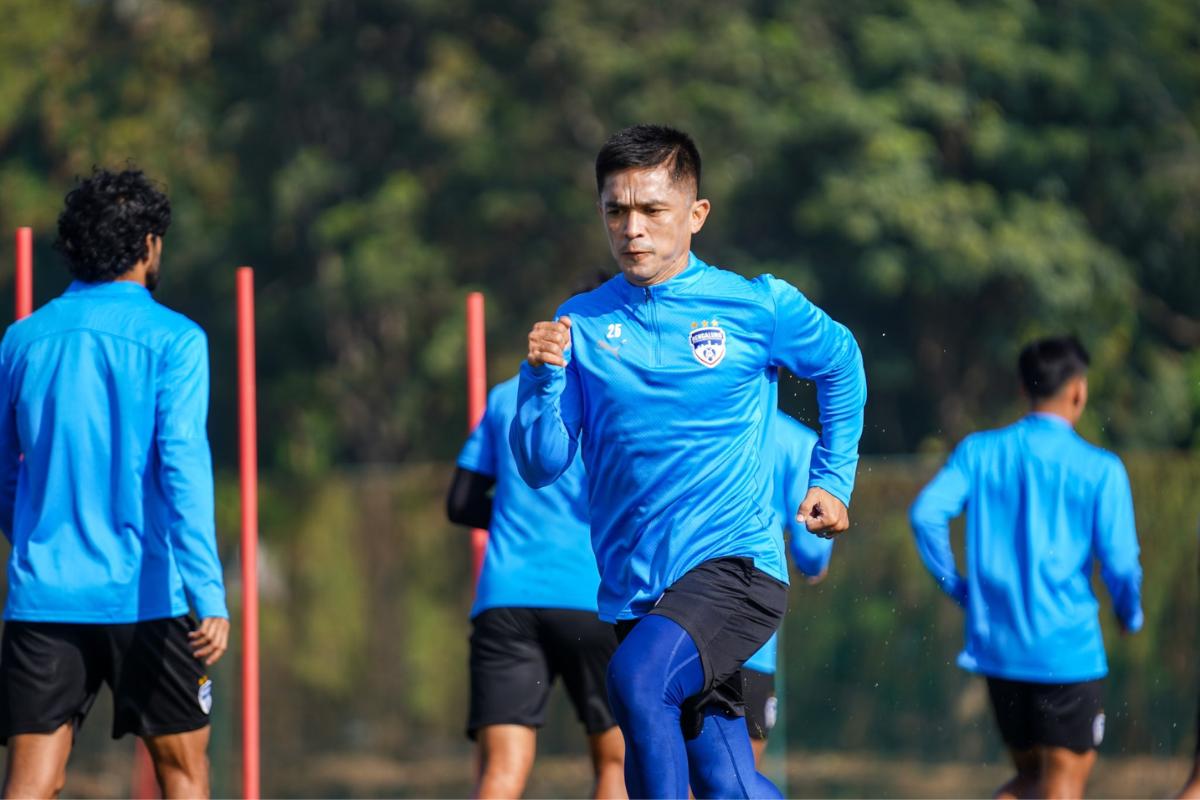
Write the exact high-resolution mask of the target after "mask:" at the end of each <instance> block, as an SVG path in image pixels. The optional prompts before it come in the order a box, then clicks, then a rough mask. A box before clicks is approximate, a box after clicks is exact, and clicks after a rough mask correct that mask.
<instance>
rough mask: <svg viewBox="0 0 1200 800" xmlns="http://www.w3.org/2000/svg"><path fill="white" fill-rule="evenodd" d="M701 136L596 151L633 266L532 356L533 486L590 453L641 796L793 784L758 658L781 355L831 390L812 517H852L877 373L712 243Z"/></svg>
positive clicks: (778, 543) (839, 336)
mask: <svg viewBox="0 0 1200 800" xmlns="http://www.w3.org/2000/svg"><path fill="white" fill-rule="evenodd" d="M700 174H701V169H700V154H699V152H698V151H697V149H696V146H695V144H694V143H693V142H692V140H691V138H690V137H689V136H687V135H686V134H684V133H682V132H680V131H677V130H674V129H671V128H666V127H662V126H657V125H638V126H634V127H632V128H626V129H625V130H622V131H620V132H618V133H616V134H615V135H613V136H612V137H611V138H610V139H609V140H608V141H607V142H606V143H605V144H604V146H603V147H602V148H601V150H600V153H599V155H598V156H597V159H596V184H597V189H598V191H599V194H600V204H599V211H600V214H601V218H602V220H603V222H604V225H605V229H606V230H607V232H608V237H609V246H610V248H611V251H612V254H613V257H614V258H615V259H616V261H617V264H618V265H619V266H620V268H621V272H622V274H621V275H620V276H617V277H615V278H613V279H612V280H610V281H608V282H607V283H605V284H604V285H603V286H601V287H600V288H598V289H596V290H594V291H592V292H588V293H587V294H583V295H579V296H577V297H574V298H572V299H570V300H568V301H567V302H566V303H565V304H564V305H563V306H562V307H561V308H560V309H559V311H558V314H556V315H555V319H554V321H545V322H539V323H537V324H536V325H535V326H534V328H533V330H532V331H531V332H530V334H529V352H528V356H527V358H526V363H525V364H522V365H521V380H520V386H519V392H518V409H517V416H516V419H515V420H514V422H513V426H512V429H511V437H510V438H511V444H512V448H513V454H514V456H515V457H516V459H517V464H518V466H519V468H520V471H521V475H522V476H523V477H524V478H525V480H526V481H527V482H528V483H529V484H530V485H531V486H546V485H548V484H550V483H553V482H554V481H555V480H556V479H557V478H558V476H559V475H561V474H562V473H563V472H565V471H566V470H567V469H568V468H569V467H570V465H571V464H572V463H573V462H574V459H575V458H576V454H577V453H578V452H579V451H582V453H583V461H584V464H585V465H586V467H587V473H588V482H589V502H590V509H591V523H592V545H593V549H594V550H595V552H596V559H597V562H598V563H599V566H600V577H601V583H600V603H599V606H600V617H601V619H604V620H605V621H608V622H616V623H617V625H618V635H619V636H620V637H622V643H621V645H620V646H619V647H618V649H617V652H616V654H615V655H614V656H613V660H612V663H611V664H610V666H609V672H608V685H609V700H610V701H611V702H612V706H613V712H614V714H615V715H616V717H617V721H618V723H619V724H620V726H621V730H622V733H623V734H624V736H625V742H626V754H625V759H626V760H625V779H626V786H627V787H628V789H629V793H630V795H631V796H634V797H655V798H659V797H686V796H687V793H688V786H689V782H690V785H691V787H692V788H693V789H694V790H695V793H696V796H697V797H747V796H778V791H777V790H776V789H775V787H774V786H773V785H772V784H771V783H770V781H768V780H767V779H766V778H765V777H763V776H761V775H759V774H758V773H757V771H756V770H755V767H754V755H753V752H752V750H751V747H750V737H749V734H748V733H747V729H746V722H745V718H744V706H743V703H742V696H741V694H742V681H741V674H740V669H741V666H742V664H743V663H744V662H745V661H746V659H748V658H749V657H750V656H752V655H753V654H754V653H755V652H756V651H757V650H758V649H759V648H761V647H762V646H763V645H764V644H765V643H766V642H767V640H768V639H769V638H771V634H773V633H774V632H775V630H776V629H777V628H778V626H779V621H780V619H782V617H783V612H784V610H785V608H786V604H787V566H786V559H785V556H784V552H783V550H784V548H783V537H782V535H781V531H780V529H779V527H778V526H777V525H776V524H775V522H774V519H773V514H772V513H771V497H770V485H771V474H770V470H771V468H772V462H771V459H770V458H769V457H765V454H766V453H767V452H768V434H769V432H770V429H771V427H772V425H771V422H772V418H773V415H774V413H775V407H776V403H777V397H776V394H777V391H776V390H777V387H776V379H777V368H778V367H786V368H787V369H789V370H790V371H791V372H792V373H794V374H796V375H798V376H801V377H807V378H811V379H813V380H814V381H815V382H816V385H817V397H818V402H819V405H820V419H821V425H822V430H823V435H822V439H821V442H820V443H819V444H818V445H817V447H816V448H815V449H814V452H813V460H812V470H811V473H810V476H809V481H808V487H809V488H808V491H807V494H806V496H805V499H804V502H803V503H802V504H801V506H800V508H799V509H798V514H799V516H800V517H802V518H803V519H804V521H805V523H806V525H807V527H808V530H809V531H813V532H820V533H821V534H823V535H827V536H831V535H834V534H836V533H838V532H840V531H844V530H846V528H847V527H848V526H849V515H848V512H847V510H846V506H847V504H848V503H849V502H850V493H851V490H852V488H853V484H854V477H855V470H856V466H857V463H858V440H859V437H860V436H861V434H862V425H863V407H864V405H865V403H866V380H865V377H864V374H863V368H862V358H861V355H860V352H859V349H858V345H857V344H856V343H855V341H854V337H853V336H851V335H850V332H849V331H848V330H846V328H845V327H843V326H842V325H839V324H838V323H836V322H834V321H833V320H832V319H830V318H829V317H828V316H827V315H826V314H825V313H824V312H822V311H821V310H820V309H818V308H817V307H816V306H814V305H813V304H812V303H811V302H809V301H808V299H807V298H805V297H804V295H803V294H801V293H800V292H799V291H798V290H797V289H795V288H794V287H793V286H791V285H789V284H787V283H785V282H783V281H781V280H778V279H776V278H773V277H771V276H762V277H760V278H757V279H755V280H747V279H745V278H743V277H741V276H739V275H736V274H735V273H732V272H727V271H725V270H722V269H719V268H717V267H712V266H709V265H708V264H706V263H704V262H703V261H701V260H700V259H699V258H698V257H697V256H695V255H694V254H693V253H692V252H691V240H692V236H693V235H694V234H696V233H699V231H700V229H701V228H702V227H703V225H704V221H705V219H706V218H707V216H708V211H709V207H710V204H709V202H708V201H707V200H705V199H702V198H701V196H700V195H699V190H700Z"/></svg>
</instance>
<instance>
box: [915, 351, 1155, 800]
mask: <svg viewBox="0 0 1200 800" xmlns="http://www.w3.org/2000/svg"><path fill="white" fill-rule="evenodd" d="M1087 366H1088V355H1087V352H1086V351H1085V350H1084V348H1083V346H1082V345H1081V344H1080V343H1079V341H1078V340H1077V339H1075V338H1074V337H1070V336H1067V337H1059V338H1051V339H1042V340H1039V341H1035V342H1033V343H1031V344H1030V345H1028V346H1027V347H1026V348H1025V349H1024V350H1022V351H1021V355H1020V359H1019V372H1020V376H1021V382H1022V384H1023V385H1024V388H1025V393H1026V395H1027V396H1028V398H1029V402H1030V406H1031V409H1032V410H1031V412H1030V413H1029V414H1028V415H1027V416H1025V417H1024V418H1022V419H1021V420H1020V421H1018V422H1016V423H1014V424H1012V425H1009V426H1008V427H1005V428H1000V429H998V430H992V431H983V432H980V433H975V434H972V435H971V436H968V437H967V438H966V439H964V440H963V441H962V442H961V443H960V444H959V445H958V447H957V448H955V450H954V452H953V453H952V454H951V456H950V459H949V461H947V463H946V465H945V466H944V467H943V468H942V470H941V471H940V472H939V473H938V474H937V475H936V476H935V477H934V479H933V480H932V481H931V482H930V483H929V485H928V486H926V487H925V489H924V490H922V492H921V494H920V496H919V497H918V498H917V500H916V502H915V503H914V504H913V507H912V512H911V519H912V527H913V532H914V534H915V535H916V543H917V549H918V551H919V552H920V554H921V559H922V560H923V561H924V562H925V566H926V567H927V568H928V569H929V571H930V572H931V573H932V574H933V576H934V578H935V579H936V580H937V582H938V586H940V587H941V589H942V591H944V592H945V593H946V594H948V595H949V596H950V597H951V598H952V599H953V600H954V602H956V603H958V604H959V605H960V606H962V607H963V609H964V611H965V613H966V646H965V647H964V649H963V651H962V653H961V654H960V655H959V657H958V664H959V666H961V667H962V668H963V669H966V670H969V671H971V672H977V673H979V674H981V675H983V676H985V677H986V678H987V684H988V692H989V694H990V696H991V700H992V707H993V709H994V711H995V714H996V721H997V723H998V724H999V727H1000V733H1001V736H1002V737H1003V739H1004V743H1005V745H1007V747H1008V749H1009V753H1010V754H1011V756H1012V760H1013V764H1014V765H1015V766H1016V770H1017V774H1016V776H1015V777H1013V778H1012V779H1011V780H1010V781H1009V782H1008V783H1006V784H1005V785H1004V786H1002V787H1001V788H1000V789H999V790H998V792H997V796H998V797H1074V798H1078V797H1083V792H1084V789H1085V788H1086V786H1087V779H1088V775H1089V773H1090V772H1091V769H1092V766H1093V764H1094V763H1095V760H1096V747H1098V746H1099V745H1100V742H1101V740H1102V739H1103V736H1104V676H1105V675H1107V674H1108V662H1107V659H1106V657H1105V652H1104V641H1103V639H1102V637H1101V634H1100V620H1099V614H1098V611H1099V604H1098V602H1097V600H1096V597H1095V595H1094V594H1093V592H1092V586H1091V575H1092V565H1093V560H1096V561H1099V563H1100V574H1101V575H1102V576H1103V578H1104V582H1105V584H1106V585H1107V587H1108V591H1109V594H1110V595H1111V597H1112V604H1113V610H1114V611H1115V612H1116V617H1117V621H1118V622H1119V623H1120V625H1121V628H1122V629H1123V630H1125V631H1126V632H1130V633H1132V632H1135V631H1137V630H1139V629H1140V628H1141V627H1142V609H1141V583H1142V569H1141V566H1140V565H1139V563H1138V540H1137V531H1136V529H1135V526H1134V516H1133V497H1132V495H1131V493H1130V489H1129V479H1128V477H1127V476H1126V474H1125V467H1124V466H1123V465H1122V464H1121V460H1120V459H1119V458H1117V456H1115V455H1114V454H1112V453H1109V452H1107V451H1105V450H1102V449H1100V448H1099V447H1095V446H1094V445H1091V444H1089V443H1088V442H1087V441H1085V440H1084V439H1083V438H1082V437H1080V436H1079V435H1078V434H1077V433H1076V432H1075V430H1074V426H1075V425H1076V423H1078V421H1079V418H1080V416H1081V415H1082V414H1083V410H1084V407H1085V406H1086V405H1087V399H1088V383H1087ZM964 511H965V513H966V515H967V533H966V545H965V547H966V554H965V559H964V560H965V564H966V575H960V574H959V573H958V570H957V568H956V566H955V562H954V553H953V552H952V551H951V548H950V527H949V525H950V520H951V519H953V518H954V517H957V516H958V515H959V514H962V513H963V512H964Z"/></svg>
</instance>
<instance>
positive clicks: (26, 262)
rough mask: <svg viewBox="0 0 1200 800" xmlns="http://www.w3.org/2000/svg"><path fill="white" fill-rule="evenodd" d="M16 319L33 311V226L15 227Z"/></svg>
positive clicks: (22, 317)
mask: <svg viewBox="0 0 1200 800" xmlns="http://www.w3.org/2000/svg"><path fill="white" fill-rule="evenodd" d="M16 284H17V303H16V317H17V319H25V317H28V316H29V315H30V314H32V313H33V228H17V273H16Z"/></svg>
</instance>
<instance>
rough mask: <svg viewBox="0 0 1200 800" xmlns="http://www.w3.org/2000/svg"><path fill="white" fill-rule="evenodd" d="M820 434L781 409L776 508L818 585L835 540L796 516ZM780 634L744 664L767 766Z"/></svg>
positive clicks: (750, 716)
mask: <svg viewBox="0 0 1200 800" xmlns="http://www.w3.org/2000/svg"><path fill="white" fill-rule="evenodd" d="M816 445H817V434H816V433H815V432H814V431H813V430H812V429H811V428H809V427H808V426H807V425H804V424H803V423H800V422H797V421H796V420H795V419H794V418H792V416H791V415H789V414H785V413H784V412H782V411H778V412H776V414H775V429H774V431H773V433H772V441H771V446H772V447H773V448H774V451H775V474H774V481H773V485H774V487H775V497H774V502H773V503H772V508H773V510H774V512H775V522H776V525H778V526H779V527H780V528H781V529H784V528H785V529H787V531H788V532H789V533H790V534H791V538H790V539H789V541H788V550H789V551H790V552H791V554H792V562H793V563H794V564H795V565H796V569H797V570H799V571H800V573H801V574H802V575H804V576H805V578H806V582H807V583H808V584H809V585H810V586H814V585H816V584H818V583H820V582H821V581H822V580H824V579H825V574H826V573H827V572H828V570H829V557H830V556H831V555H832V553H833V540H832V539H825V538H822V537H820V536H814V535H812V534H811V533H809V532H808V529H807V528H806V527H804V526H803V525H801V524H800V523H799V522H798V521H797V520H796V514H795V509H797V508H799V507H800V503H801V502H803V500H804V492H805V490H806V489H807V488H808V472H809V468H810V466H811V462H812V451H813V448H814V447H816ZM778 638H779V637H778V635H773V636H771V638H770V639H769V640H768V641H767V643H766V644H765V645H764V646H763V648H762V649H761V650H759V651H758V652H757V653H755V654H754V655H753V656H751V657H750V658H749V660H747V661H746V663H745V664H743V665H742V700H743V701H744V702H745V704H746V726H747V728H749V730H750V746H751V747H752V748H753V749H754V763H755V764H756V765H759V766H761V765H762V758H763V754H764V753H766V751H767V737H768V736H769V735H770V733H771V729H772V728H774V727H775V720H776V718H777V716H778V702H777V700H776V698H775V668H776V664H777V662H778V652H777V651H778Z"/></svg>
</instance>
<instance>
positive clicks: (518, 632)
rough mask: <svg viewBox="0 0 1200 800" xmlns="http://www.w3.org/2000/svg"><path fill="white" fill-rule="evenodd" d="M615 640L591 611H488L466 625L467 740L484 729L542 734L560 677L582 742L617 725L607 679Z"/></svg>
mask: <svg viewBox="0 0 1200 800" xmlns="http://www.w3.org/2000/svg"><path fill="white" fill-rule="evenodd" d="M616 649H617V637H616V634H615V632H614V631H613V626H612V625H609V624H608V623H606V622H601V621H600V619H599V617H597V616H596V612H594V611H576V610H573V609H564V608H490V609H488V610H487V611H484V612H482V613H481V614H479V615H478V616H476V617H475V619H474V620H473V621H472V630H471V709H470V712H469V714H468V719H467V735H468V736H469V737H471V738H472V739H474V738H475V734H476V732H478V730H479V729H480V728H483V727H486V726H488V725H526V726H528V727H531V728H540V727H541V726H542V725H543V724H544V723H545V721H546V706H547V704H548V702H549V700H550V687H551V686H552V685H553V683H554V679H555V678H556V677H559V676H561V677H562V680H563V685H564V686H566V689H567V694H568V695H570V697H571V703H572V704H573V705H574V706H575V713H576V714H577V715H578V717H579V721H580V723H582V724H583V727H584V729H585V730H586V731H587V733H588V735H592V734H597V733H603V732H604V731H606V730H608V729H609V728H611V727H613V726H614V725H616V724H617V723H616V721H615V720H614V719H613V715H612V710H611V709H610V708H609V705H608V691H607V688H606V684H605V675H606V673H607V672H608V662H609V659H611V658H612V654H613V651H614V650H616Z"/></svg>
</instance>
